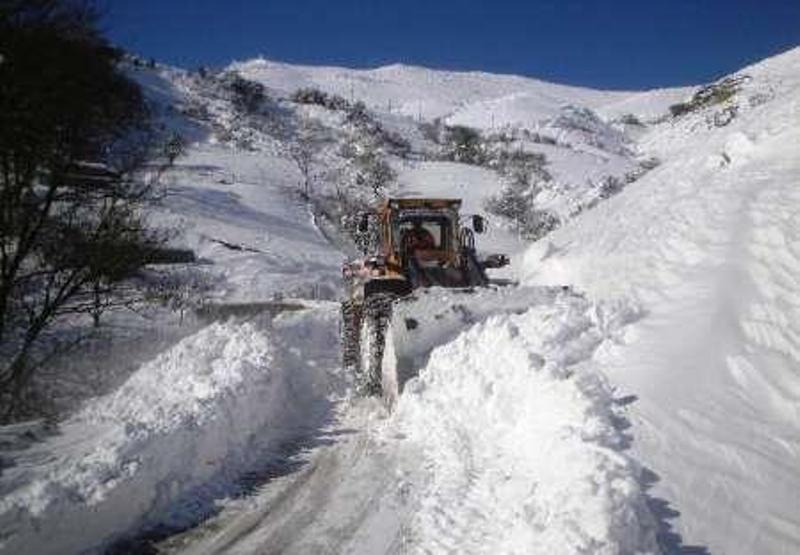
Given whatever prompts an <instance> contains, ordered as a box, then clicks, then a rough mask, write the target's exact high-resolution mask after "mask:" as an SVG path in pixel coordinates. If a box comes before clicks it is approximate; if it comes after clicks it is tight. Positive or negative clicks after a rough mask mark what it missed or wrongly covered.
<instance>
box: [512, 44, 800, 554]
mask: <svg viewBox="0 0 800 555" xmlns="http://www.w3.org/2000/svg"><path fill="white" fill-rule="evenodd" d="M741 74H746V75H748V76H749V77H751V79H750V80H747V79H744V80H743V82H742V88H741V90H740V91H738V92H736V93H735V94H734V95H733V96H732V97H731V98H729V99H727V100H726V101H725V102H724V103H722V104H717V105H712V106H708V107H705V108H702V109H699V110H697V111H696V112H693V113H690V114H687V115H685V116H682V117H681V118H677V119H674V120H671V121H668V122H666V123H664V124H662V125H661V126H658V127H656V128H654V129H653V130H652V131H650V132H649V133H648V134H647V135H646V136H644V137H643V138H642V144H643V148H645V149H646V150H647V151H648V153H655V154H656V155H657V156H658V157H659V158H661V159H662V160H663V161H664V163H663V164H662V165H661V166H659V167H658V168H656V169H654V170H653V171H652V172H650V173H648V174H647V175H645V176H644V177H643V178H642V179H641V180H640V181H638V182H636V183H634V184H632V185H630V186H629V187H628V188H626V190H625V191H623V192H622V193H621V194H619V195H618V196H616V197H615V198H613V199H610V200H608V201H607V202H604V203H602V204H601V205H599V206H597V207H596V208H595V209H593V210H591V211H587V212H585V213H583V214H581V216H580V217H579V218H577V219H576V220H575V221H573V222H571V223H569V224H567V225H565V226H564V227H563V228H561V229H559V230H557V231H556V232H554V233H553V234H552V235H550V236H548V237H547V238H546V239H545V240H543V241H540V242H539V243H538V244H535V245H534V246H532V247H531V249H530V250H529V252H528V253H527V255H526V260H525V263H524V267H525V276H524V281H525V282H527V283H528V284H531V285H533V284H540V285H541V284H556V283H559V284H564V283H566V284H573V285H575V286H576V287H579V288H581V289H582V290H584V291H587V293H588V294H590V295H591V296H593V297H594V298H596V299H597V298H600V299H620V298H623V299H624V298H628V299H637V300H638V302H640V303H641V305H642V306H643V309H644V310H645V311H646V312H647V314H648V316H647V318H644V319H643V320H642V321H641V322H639V323H638V324H637V325H636V326H635V328H636V329H635V330H634V333H636V335H637V338H636V341H633V342H631V343H630V344H629V345H627V346H626V347H625V348H622V349H619V350H618V352H616V353H609V354H608V355H609V356H607V357H606V358H605V359H604V361H603V369H604V371H605V373H606V374H607V376H608V378H609V380H610V381H611V382H612V383H613V384H614V385H615V386H617V387H619V388H620V389H621V390H622V391H624V392H625V393H626V394H631V395H635V396H637V397H638V400H637V402H636V403H634V404H633V405H631V414H632V418H631V420H632V423H633V427H632V435H633V436H634V442H633V451H634V453H635V455H636V458H637V459H638V460H640V461H642V463H643V464H645V465H647V467H648V468H649V469H651V470H652V471H653V472H654V473H655V475H657V476H658V481H657V483H656V484H655V485H654V487H653V489H652V494H653V495H656V496H658V497H659V498H662V499H664V500H665V501H667V502H669V503H670V504H671V505H672V507H673V508H674V510H675V511H677V512H679V513H680V515H681V516H680V518H679V519H677V520H676V521H675V522H674V523H673V525H674V527H675V530H674V532H676V533H677V534H673V535H674V536H677V538H678V540H677V541H678V542H685V543H687V544H689V545H699V546H704V547H707V548H708V549H709V550H710V551H712V552H719V553H742V554H745V553H795V552H798V550H800V516H799V515H800V511H799V510H798V509H799V508H800V505H798V495H797V493H798V491H800V473H798V472H797V469H798V468H800V435H799V433H798V432H799V431H800V428H799V427H798V422H799V421H800V409H799V408H798V407H800V372H798V369H800V297H799V296H798V291H800V280H798V270H800V220H798V217H797V215H798V213H800V192H799V191H798V187H797V184H798V180H799V179H800V161H798V156H797V154H798V152H800V130H799V129H798V126H797V121H798V115H800V49H795V50H792V51H790V52H787V53H785V54H783V55H781V56H777V57H775V58H773V59H771V60H767V61H765V62H763V63H761V64H758V65H756V66H753V67H751V68H747V69H745V70H743V71H742V72H741ZM732 113H733V114H735V116H734V117H732V119H728V118H726V119H720V118H719V117H718V115H719V114H727V115H728V116H730V114H732ZM673 517H674V515H673ZM676 547H680V546H676Z"/></svg>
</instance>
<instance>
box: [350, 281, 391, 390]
mask: <svg viewBox="0 0 800 555" xmlns="http://www.w3.org/2000/svg"><path fill="white" fill-rule="evenodd" d="M394 299H395V296H394V295H391V294H388V293H380V294H375V295H371V296H370V297H368V298H367V299H366V301H364V308H363V312H362V318H361V329H360V334H359V347H360V354H361V357H360V364H359V365H358V369H357V372H356V392H357V393H358V394H359V395H361V396H376V397H380V396H381V395H382V393H383V386H382V381H383V373H382V365H383V350H384V347H385V345H386V328H387V327H388V325H389V320H390V319H391V317H392V303H393V301H394Z"/></svg>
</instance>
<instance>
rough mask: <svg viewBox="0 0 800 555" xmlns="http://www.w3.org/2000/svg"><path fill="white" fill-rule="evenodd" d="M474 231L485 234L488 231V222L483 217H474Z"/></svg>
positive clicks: (476, 215)
mask: <svg viewBox="0 0 800 555" xmlns="http://www.w3.org/2000/svg"><path fill="white" fill-rule="evenodd" d="M472 229H474V230H475V233H483V232H484V231H486V220H484V219H483V216H479V215H478V214H475V215H474V216H472Z"/></svg>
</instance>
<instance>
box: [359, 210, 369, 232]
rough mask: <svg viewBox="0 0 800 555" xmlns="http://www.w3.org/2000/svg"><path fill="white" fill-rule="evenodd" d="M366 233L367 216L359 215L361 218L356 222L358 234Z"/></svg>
mask: <svg viewBox="0 0 800 555" xmlns="http://www.w3.org/2000/svg"><path fill="white" fill-rule="evenodd" d="M367 231H369V216H368V215H367V214H361V218H359V220H358V232H359V233H366V232H367Z"/></svg>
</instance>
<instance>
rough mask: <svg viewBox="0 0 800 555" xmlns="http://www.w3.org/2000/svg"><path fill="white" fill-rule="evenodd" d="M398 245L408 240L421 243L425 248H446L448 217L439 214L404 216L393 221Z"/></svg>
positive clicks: (448, 240)
mask: <svg viewBox="0 0 800 555" xmlns="http://www.w3.org/2000/svg"><path fill="white" fill-rule="evenodd" d="M394 231H395V237H397V238H398V239H399V242H398V245H404V244H408V243H409V242H411V243H413V244H417V245H423V247H424V248H425V249H436V250H448V246H449V243H450V240H451V239H450V235H451V234H450V219H449V218H447V217H446V216H441V215H412V216H404V217H402V218H400V219H399V220H398V221H397V222H396V223H395V229H394Z"/></svg>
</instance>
